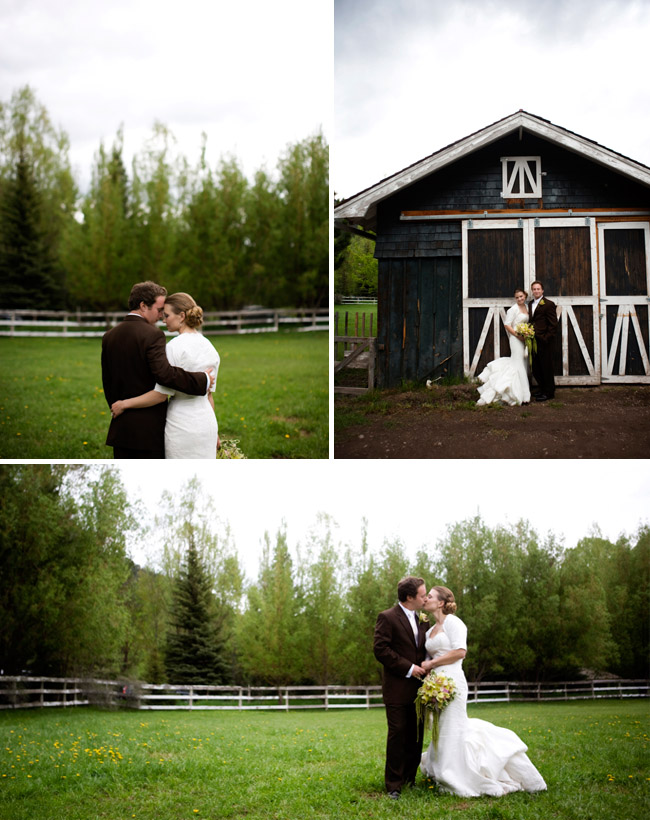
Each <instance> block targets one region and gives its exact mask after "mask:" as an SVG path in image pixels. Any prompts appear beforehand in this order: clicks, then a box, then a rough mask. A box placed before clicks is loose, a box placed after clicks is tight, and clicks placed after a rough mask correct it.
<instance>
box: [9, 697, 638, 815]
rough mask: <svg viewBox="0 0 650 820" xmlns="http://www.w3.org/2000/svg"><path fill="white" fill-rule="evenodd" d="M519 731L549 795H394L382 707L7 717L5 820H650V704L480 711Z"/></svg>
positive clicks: (430, 787)
mask: <svg viewBox="0 0 650 820" xmlns="http://www.w3.org/2000/svg"><path fill="white" fill-rule="evenodd" d="M470 716H472V717H481V718H483V719H485V720H489V721H492V722H493V723H496V724H498V725H501V726H507V727H508V728H510V729H513V730H514V731H515V732H517V733H518V734H519V735H520V736H521V737H523V738H524V739H525V741H526V743H527V744H528V747H529V752H528V753H529V756H530V757H531V759H532V761H533V762H534V763H535V765H536V766H537V767H538V769H539V770H540V771H541V773H542V775H543V776H544V778H545V780H546V782H547V784H548V791H547V792H543V793H540V794H536V795H532V794H525V793H516V794H510V795H507V796H506V797H501V798H489V797H485V798H474V799H467V798H458V797H454V796H451V795H442V794H439V793H438V792H437V790H436V788H435V786H434V784H433V783H432V782H429V781H426V780H424V779H423V778H418V782H417V785H416V787H415V789H413V790H409V791H407V792H405V793H404V795H403V796H402V799H401V801H400V802H399V804H396V803H393V801H391V800H389V799H388V798H387V797H386V796H385V795H384V791H383V767H384V747H385V738H386V726H385V717H384V711H383V709H374V710H370V711H365V710H358V709H353V710H340V711H329V712H324V711H307V712H289V713H285V712H280V713H278V712H191V713H190V712H124V711H116V712H100V711H96V710H93V709H86V708H77V709H69V710H65V711H64V710H61V709H52V710H42V711H32V710H29V711H20V712H19V711H15V712H2V713H0V740H1V741H2V743H1V744H0V818H1V820H59V818H65V820H96V819H97V820H99V818H102V820H128V818H138V820H140V819H142V818H150V819H151V820H188V819H189V818H193V817H196V818H201V820H224V819H225V818H233V820H235V818H237V820H238V819H239V818H247V820H268V818H273V819H275V818H277V820H303V818H304V820H314V819H315V818H364V820H365V819H366V818H367V819H368V820H388V819H389V818H390V820H393V819H396V818H399V820H402V818H413V820H456V819H457V818H463V820H533V818H534V819H535V820H549V818H562V820H588V819H590V820H623V819H625V820H635V819H636V818H638V819H639V820H641V818H645V817H647V816H648V808H649V807H650V804H649V801H648V797H649V795H650V777H649V776H648V775H649V772H648V740H649V738H648V730H649V726H648V723H649V719H648V702H647V701H629V700H628V701H617V700H608V701H580V702H567V703H556V704H533V705H528V704H516V705H507V704H499V705H494V704H491V705H488V704H483V705H480V706H471V707H470Z"/></svg>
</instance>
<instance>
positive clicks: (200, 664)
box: [165, 538, 228, 684]
mask: <svg viewBox="0 0 650 820" xmlns="http://www.w3.org/2000/svg"><path fill="white" fill-rule="evenodd" d="M165 668H166V670H167V678H168V680H169V681H170V682H171V683H186V684H191V683H206V684H221V683H226V682H227V679H228V669H227V665H226V662H225V660H224V641H223V638H222V636H221V635H220V634H219V632H218V631H217V630H216V629H215V625H214V607H213V602H212V590H211V583H210V578H209V576H208V573H207V572H206V569H205V567H204V566H203V563H202V561H201V558H200V556H199V553H198V550H197V548H196V544H195V543H194V539H193V538H190V541H189V547H188V550H187V557H186V561H185V564H184V566H183V567H182V568H181V572H180V575H179V576H178V578H177V579H176V582H175V585H174V589H173V600H172V608H171V629H170V631H169V632H168V634H167V649H166V653H165Z"/></svg>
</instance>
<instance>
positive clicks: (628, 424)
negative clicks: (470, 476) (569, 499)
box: [334, 385, 650, 458]
mask: <svg viewBox="0 0 650 820" xmlns="http://www.w3.org/2000/svg"><path fill="white" fill-rule="evenodd" d="M477 398H478V394H477V392H476V388H475V387H473V386H472V385H458V386H454V387H443V386H436V387H434V389H433V390H427V389H419V388H418V389H416V390H409V391H399V390H387V391H381V392H379V391H375V392H373V393H371V394H367V395H366V396H362V397H357V396H343V395H337V396H336V398H335V402H334V415H335V437H334V457H335V458H650V387H649V386H627V385H617V386H610V387H582V388H577V387H574V388H564V389H562V388H560V389H558V390H557V392H556V394H555V399H554V400H553V401H548V402H535V401H533V402H531V404H529V405H523V406H521V407H502V406H489V407H476V405H475V401H476V399H477Z"/></svg>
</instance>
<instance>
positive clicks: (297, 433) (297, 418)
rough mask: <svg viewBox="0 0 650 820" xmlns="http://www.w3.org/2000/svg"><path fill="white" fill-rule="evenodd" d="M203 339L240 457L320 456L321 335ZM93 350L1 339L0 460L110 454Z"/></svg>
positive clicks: (224, 430)
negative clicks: (213, 351) (216, 362)
mask: <svg viewBox="0 0 650 820" xmlns="http://www.w3.org/2000/svg"><path fill="white" fill-rule="evenodd" d="M208 338H209V339H210V341H212V342H213V344H214V345H215V347H216V348H217V350H218V351H219V355H220V357H221V366H220V369H219V379H218V383H217V392H216V394H215V405H216V412H217V418H218V420H219V435H220V436H221V438H222V439H238V440H239V442H240V444H239V446H240V448H241V450H242V451H243V452H244V454H245V455H246V456H247V457H248V458H327V457H328V453H329V422H328V410H329V402H328V334H327V333H326V332H312V333H272V334H271V333H268V334H267V333H263V334H256V335H248V336H219V337H208ZM100 353H101V340H100V339H39V338H35V339H28V338H18V339H12V338H0V384H1V385H2V395H1V397H0V458H11V459H13V458H24V459H41V458H42V459H53V458H56V459H58V458H65V459H103V458H112V455H113V451H112V449H111V448H109V447H106V446H105V444H104V442H105V440H106V431H107V429H108V424H109V421H110V411H109V409H108V406H107V404H106V401H105V399H104V395H103V392H102V379H101V366H100Z"/></svg>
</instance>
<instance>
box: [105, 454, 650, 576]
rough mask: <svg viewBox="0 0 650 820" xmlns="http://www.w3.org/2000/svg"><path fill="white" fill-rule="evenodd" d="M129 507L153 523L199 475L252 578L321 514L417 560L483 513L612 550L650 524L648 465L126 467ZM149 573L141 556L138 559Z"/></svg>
mask: <svg viewBox="0 0 650 820" xmlns="http://www.w3.org/2000/svg"><path fill="white" fill-rule="evenodd" d="M119 469H121V470H122V471H123V481H124V484H125V486H126V488H127V491H128V493H129V496H130V497H131V498H141V499H142V500H143V502H144V504H145V509H146V510H147V512H146V514H145V518H146V519H147V520H152V519H153V517H154V515H155V511H156V509H157V508H158V502H159V500H160V498H161V496H162V492H163V490H164V489H165V488H168V489H169V490H171V491H172V492H174V491H176V490H178V489H180V488H181V487H182V486H183V485H184V484H185V483H186V482H187V481H188V480H189V479H190V478H192V477H193V476H195V475H196V476H197V477H198V478H199V479H200V481H201V483H202V486H203V489H204V491H205V492H206V493H207V494H208V495H209V496H210V497H211V498H212V499H213V509H214V514H215V517H218V518H219V519H220V521H221V522H222V523H223V522H228V523H229V524H230V526H231V529H232V532H233V536H234V542H235V544H236V546H237V548H238V552H239V554H240V556H241V558H242V562H243V564H244V566H245V569H246V572H247V574H248V576H249V578H251V579H254V578H255V577H256V576H257V567H258V560H259V556H260V554H261V550H260V544H261V542H262V539H263V537H264V532H265V531H268V532H269V533H270V534H271V536H274V535H275V533H276V532H277V530H278V528H279V527H280V526H281V523H282V521H283V520H284V521H286V524H287V535H288V540H289V544H290V546H291V547H292V548H293V547H295V545H296V543H297V542H300V543H302V544H303V545H304V543H305V541H306V538H307V536H308V534H309V531H310V529H311V528H312V527H313V526H314V525H315V524H316V522H317V516H318V514H319V513H326V514H328V515H330V516H332V518H333V519H334V520H335V521H336V522H337V524H338V527H337V529H336V530H335V533H336V539H337V541H339V542H340V543H341V544H350V545H353V546H359V545H360V543H361V530H362V520H363V518H364V517H365V518H366V519H367V520H368V542H369V546H370V548H371V549H373V550H374V551H377V552H378V551H379V550H380V549H381V546H382V544H383V542H384V540H385V539H395V538H399V539H401V541H402V543H403V544H404V546H405V548H406V549H407V551H408V554H409V555H411V556H413V557H414V556H415V553H416V551H417V550H418V549H419V548H420V547H421V546H423V545H434V544H435V543H436V541H437V540H438V539H440V538H441V537H442V536H444V534H445V531H446V526H447V525H448V524H453V523H456V522H459V521H463V520H465V519H467V518H471V517H473V516H474V515H476V513H477V512H479V513H480V515H481V517H482V518H483V520H484V521H485V522H486V523H487V524H488V525H489V526H491V527H495V526H497V525H498V524H503V525H509V524H514V523H516V522H517V521H518V520H520V519H522V518H523V519H526V520H528V521H530V523H531V524H532V525H533V527H534V528H535V529H536V530H537V532H538V533H540V534H546V533H548V532H552V533H553V534H555V535H556V536H557V537H559V538H563V539H564V544H565V545H566V546H567V547H573V546H575V544H576V543H577V541H578V540H579V539H580V538H582V537H584V536H586V535H588V534H589V532H590V531H591V528H592V526H593V525H594V524H595V525H598V526H599V527H600V529H601V530H602V533H603V535H604V536H605V537H608V538H611V539H614V540H616V538H617V537H618V536H619V535H621V534H630V535H632V534H634V533H635V532H636V531H637V529H638V526H639V524H642V523H646V524H647V523H650V521H649V517H648V515H649V514H648V510H649V509H650V503H649V502H650V461H642V460H639V461H632V460H625V461H612V460H603V461H589V462H582V461H577V460H569V461H557V460H554V461H541V460H536V461H534V462H532V463H531V462H527V461H525V460H516V459H513V460H507V459H506V460H492V461H490V460H485V461H481V460H478V461H460V460H451V461H428V462H410V461H399V462H393V463H391V464H390V465H388V464H387V463H385V462H363V463H361V462H359V463H358V465H351V463H350V464H346V465H345V467H344V466H343V464H342V462H333V461H320V462H319V461H304V462H301V463H300V464H299V465H298V464H297V463H296V462H289V461H274V462H264V461H257V462H254V463H253V462H250V463H249V462H245V461H241V462H220V463H219V466H218V469H216V468H215V463H214V462H212V463H208V462H204V463H203V462H198V461H196V462H185V461H175V462H170V466H169V467H167V468H164V469H161V467H160V466H158V465H154V464H148V463H147V462H144V461H143V462H130V463H129V464H128V466H119ZM133 557H134V558H135V560H136V561H138V562H140V563H144V559H145V558H146V553H145V552H144V551H142V552H137V551H136V552H134V556H133Z"/></svg>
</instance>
